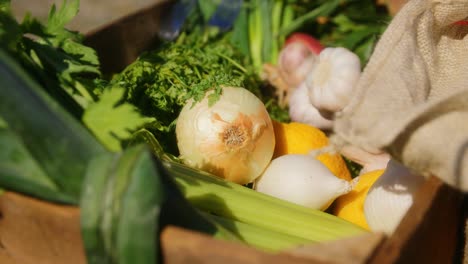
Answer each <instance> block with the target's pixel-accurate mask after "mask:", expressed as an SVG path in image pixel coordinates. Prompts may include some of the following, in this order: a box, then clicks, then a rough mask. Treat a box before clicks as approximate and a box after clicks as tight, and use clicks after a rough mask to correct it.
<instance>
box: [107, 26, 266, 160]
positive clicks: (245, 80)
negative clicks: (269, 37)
mask: <svg viewBox="0 0 468 264" xmlns="http://www.w3.org/2000/svg"><path fill="white" fill-rule="evenodd" d="M228 37H229V36H228V35H224V34H216V35H212V34H211V33H210V32H209V31H204V30H202V29H198V30H194V31H193V32H189V33H183V34H182V35H181V36H179V38H178V39H177V40H176V41H175V42H172V43H167V44H165V45H163V46H162V47H160V48H159V49H157V50H155V51H151V52H147V53H145V54H142V55H141V56H140V58H139V59H138V60H137V61H135V62H134V63H133V64H132V65H130V66H128V67H127V68H126V69H125V70H124V71H123V72H122V73H120V74H118V75H117V76H116V77H115V78H114V79H113V80H112V81H111V84H110V86H120V87H124V88H125V91H126V95H125V98H126V100H127V101H128V102H130V103H132V104H134V105H135V106H137V107H138V108H139V109H140V110H141V112H142V114H143V115H145V116H151V117H154V118H155V122H152V123H150V124H147V126H146V128H147V129H149V130H150V131H151V132H153V133H155V134H156V136H157V138H158V140H159V141H160V142H163V143H164V144H166V145H165V146H164V148H165V150H166V151H168V152H170V153H172V154H176V153H177V147H176V145H175V133H174V131H175V121H176V119H177V116H178V114H179V112H180V110H181V109H182V107H183V106H184V105H185V104H186V102H187V100H189V99H194V100H195V101H199V100H201V99H202V98H203V97H204V96H205V94H206V92H207V91H211V90H213V91H214V93H212V94H211V95H210V96H211V97H210V98H209V99H210V103H214V102H215V101H216V100H217V98H218V97H219V95H220V93H221V91H222V89H221V87H222V86H242V87H245V88H247V89H249V90H250V91H252V92H253V93H255V94H256V95H258V96H259V97H262V93H261V90H260V86H259V81H258V78H257V77H255V75H254V73H253V70H252V69H251V67H250V66H249V63H248V62H249V61H248V59H247V58H246V57H245V56H243V55H242V54H241V53H240V52H239V51H238V50H236V49H235V48H234V47H233V46H232V45H231V44H230V43H229V42H228Z"/></svg>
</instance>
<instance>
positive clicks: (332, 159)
mask: <svg viewBox="0 0 468 264" xmlns="http://www.w3.org/2000/svg"><path fill="white" fill-rule="evenodd" d="M273 128H274V131H275V142H276V143H275V151H274V153H273V158H276V157H279V156H282V155H286V154H307V153H309V152H310V151H311V150H314V149H319V148H322V147H325V146H328V144H329V140H328V137H327V135H326V134H325V133H324V132H323V131H322V130H320V129H318V128H316V127H313V126H311V125H308V124H304V123H299V122H291V123H281V122H277V121H273ZM317 159H318V160H320V161H321V162H322V163H323V164H324V165H325V166H326V167H327V168H328V169H329V170H330V171H331V172H332V173H333V174H334V175H335V176H337V177H338V178H341V179H344V180H348V181H349V180H351V173H350V172H349V169H348V167H347V166H346V162H345V161H344V159H343V157H341V155H340V154H339V153H334V154H329V153H323V154H320V155H319V156H317Z"/></svg>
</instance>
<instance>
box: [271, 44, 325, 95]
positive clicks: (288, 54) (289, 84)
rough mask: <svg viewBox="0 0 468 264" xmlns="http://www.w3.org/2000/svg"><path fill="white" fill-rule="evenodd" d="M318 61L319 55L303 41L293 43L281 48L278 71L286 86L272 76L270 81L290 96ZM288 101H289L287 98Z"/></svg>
mask: <svg viewBox="0 0 468 264" xmlns="http://www.w3.org/2000/svg"><path fill="white" fill-rule="evenodd" d="M316 61H317V56H316V55H315V54H313V53H312V52H311V51H310V50H309V49H308V48H307V46H306V45H305V44H303V43H302V42H294V43H291V44H289V45H287V46H285V47H284V48H283V49H281V51H280V54H279V59H278V66H277V71H278V73H279V77H280V78H281V79H282V80H284V87H282V86H281V85H278V84H277V83H274V82H273V81H272V80H271V78H269V79H268V81H270V82H271V83H272V84H273V85H275V87H276V89H278V90H281V91H282V92H283V93H285V94H286V95H287V96H286V97H288V96H289V94H290V93H291V91H292V90H294V89H296V88H297V87H298V86H299V85H300V84H301V83H302V82H303V81H304V80H305V79H306V77H307V75H308V74H309V73H310V72H311V71H312V68H313V67H314V65H315V64H316ZM264 67H265V66H264ZM264 70H266V69H264ZM278 73H276V74H278ZM270 75H273V74H270ZM286 103H288V100H287V98H286Z"/></svg>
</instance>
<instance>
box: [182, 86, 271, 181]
mask: <svg viewBox="0 0 468 264" xmlns="http://www.w3.org/2000/svg"><path fill="white" fill-rule="evenodd" d="M208 97H209V93H208V94H207V95H206V96H205V98H204V99H203V100H201V101H200V102H197V103H195V104H194V101H193V100H189V102H187V104H186V105H185V106H184V107H183V108H182V111H181V112H180V114H179V117H178V120H177V125H176V137H177V146H178V148H179V152H180V155H181V159H182V160H183V162H184V163H185V164H187V165H189V166H191V167H194V168H198V169H201V170H204V171H207V172H210V173H212V174H214V175H216V176H218V177H221V178H224V179H226V180H228V181H232V182H236V183H239V184H246V183H249V182H252V181H254V180H255V179H256V178H257V177H258V176H260V175H261V174H262V172H263V170H264V169H265V168H266V166H267V165H268V163H269V162H270V160H271V158H272V156H273V151H274V148H275V136H274V132H273V125H272V122H271V119H270V116H269V114H268V112H267V110H266V108H265V105H264V104H263V103H262V101H260V99H258V98H257V97H256V96H255V95H254V94H253V93H251V92H250V91H248V90H246V89H244V88H241V87H223V89H222V94H221V96H220V98H219V100H218V101H216V103H215V104H214V105H212V106H209V103H208Z"/></svg>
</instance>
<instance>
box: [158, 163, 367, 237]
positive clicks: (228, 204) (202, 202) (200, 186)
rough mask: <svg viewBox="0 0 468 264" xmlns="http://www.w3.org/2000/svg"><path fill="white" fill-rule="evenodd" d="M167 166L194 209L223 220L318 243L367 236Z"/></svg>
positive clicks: (331, 219)
mask: <svg viewBox="0 0 468 264" xmlns="http://www.w3.org/2000/svg"><path fill="white" fill-rule="evenodd" d="M164 165H165V167H166V168H168V170H169V171H170V173H171V174H172V176H173V177H174V179H175V181H176V183H177V185H178V186H179V187H180V190H181V191H182V193H183V194H184V196H185V197H186V199H188V201H189V202H190V203H191V204H192V205H194V206H195V207H197V208H198V209H200V210H203V211H206V212H210V213H212V214H215V215H218V216H221V217H225V218H228V219H233V220H236V221H240V222H243V223H246V224H249V225H253V226H258V227H260V228H265V229H268V230H270V231H273V232H279V233H283V234H288V235H291V236H296V237H300V238H304V239H307V240H310V241H317V242H320V241H328V240H335V239H340V238H345V237H351V236H356V235H360V234H364V233H366V232H367V231H365V230H364V229H362V228H361V227H358V226H356V225H354V224H352V223H349V222H348V221H345V220H343V219H341V218H339V217H336V216H334V215H331V214H328V213H325V212H322V211H320V210H313V209H310V208H307V207H304V206H300V205H297V204H294V203H291V202H287V201H284V200H281V199H278V198H275V197H272V196H269V195H265V194H263V193H260V192H256V191H254V190H252V189H250V188H247V187H245V186H242V185H239V184H236V183H232V182H228V181H225V180H223V179H220V178H218V177H214V176H213V175H210V174H207V173H205V172H202V171H199V170H194V169H192V168H190V167H188V166H186V165H184V164H180V163H178V162H174V161H164ZM321 166H323V165H321ZM260 208H261V210H260Z"/></svg>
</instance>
